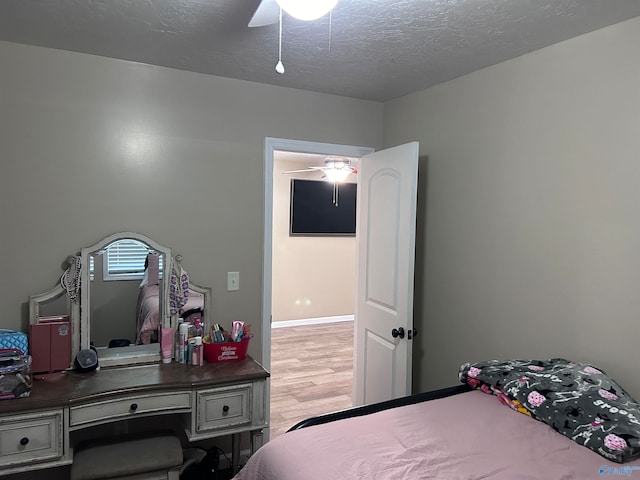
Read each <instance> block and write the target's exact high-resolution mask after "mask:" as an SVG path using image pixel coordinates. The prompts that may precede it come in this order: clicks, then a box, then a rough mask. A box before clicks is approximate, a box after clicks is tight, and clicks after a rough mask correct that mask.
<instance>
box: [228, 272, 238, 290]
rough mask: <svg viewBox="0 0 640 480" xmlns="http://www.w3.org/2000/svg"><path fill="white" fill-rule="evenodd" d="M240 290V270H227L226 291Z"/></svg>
mask: <svg viewBox="0 0 640 480" xmlns="http://www.w3.org/2000/svg"><path fill="white" fill-rule="evenodd" d="M238 290H240V272H227V292H235V291H238Z"/></svg>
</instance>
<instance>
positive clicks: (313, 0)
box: [276, 0, 338, 21]
mask: <svg viewBox="0 0 640 480" xmlns="http://www.w3.org/2000/svg"><path fill="white" fill-rule="evenodd" d="M276 3H277V4H278V5H279V6H280V8H282V9H283V10H284V11H285V12H287V14H289V15H291V16H292V17H294V18H297V19H298V20H306V21H309V20H317V19H318V18H320V17H323V16H325V15H326V14H327V13H329V12H330V11H331V10H333V8H334V7H335V6H336V4H337V3H338V0H276Z"/></svg>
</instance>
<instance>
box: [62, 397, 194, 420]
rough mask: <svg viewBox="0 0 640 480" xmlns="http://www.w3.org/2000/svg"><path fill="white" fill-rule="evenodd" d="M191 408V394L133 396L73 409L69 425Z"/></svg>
mask: <svg viewBox="0 0 640 480" xmlns="http://www.w3.org/2000/svg"><path fill="white" fill-rule="evenodd" d="M190 408H191V392H169V393H158V394H150V395H132V396H128V397H124V398H118V399H115V400H105V401H101V402H93V403H87V404H85V405H79V406H77V407H71V409H70V413H69V425H70V426H71V427H72V428H73V427H78V426H83V425H87V424H92V423H104V422H112V421H116V420H122V419H125V418H132V417H134V416H144V415H145V414H149V413H153V414H162V413H172V412H175V411H179V410H189V409H190Z"/></svg>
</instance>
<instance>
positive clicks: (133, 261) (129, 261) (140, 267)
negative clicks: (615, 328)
mask: <svg viewBox="0 0 640 480" xmlns="http://www.w3.org/2000/svg"><path fill="white" fill-rule="evenodd" d="M149 253H155V252H154V250H152V249H150V248H149V246H148V245H145V244H144V243H142V242H139V241H137V240H133V239H123V240H117V241H115V242H113V243H112V244H110V245H109V246H108V247H107V248H106V251H105V252H104V257H103V258H104V268H103V272H102V277H103V280H105V281H110V280H140V279H142V277H143V275H144V270H145V260H146V258H147V254H149ZM162 260H163V258H162V256H160V259H159V263H160V264H159V271H160V272H162ZM94 263H95V262H94V258H93V256H92V257H91V258H90V263H89V275H90V278H91V279H92V280H93V275H94V268H95V265H94ZM161 276H162V275H161Z"/></svg>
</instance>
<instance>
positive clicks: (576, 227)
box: [384, 18, 640, 398]
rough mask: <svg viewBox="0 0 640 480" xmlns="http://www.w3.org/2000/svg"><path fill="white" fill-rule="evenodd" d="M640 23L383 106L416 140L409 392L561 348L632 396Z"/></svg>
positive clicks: (638, 352)
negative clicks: (486, 363)
mask: <svg viewBox="0 0 640 480" xmlns="http://www.w3.org/2000/svg"><path fill="white" fill-rule="evenodd" d="M638 45H640V18H636V19H634V20H631V21H627V22H625V23H621V24H618V25H615V26H612V27H609V28H605V29H603V30H600V31H597V32H594V33H591V34H588V35H584V36H582V37H578V38H576V39H573V40H570V41H567V42H564V43H561V44H557V45H555V46H552V47H549V48H546V49H544V50H540V51H537V52H534V53H531V54H528V55H525V56H522V57H519V58H517V59H514V60H511V61H508V62H505V63H503V64H500V65H497V66H494V67H491V68H487V69H485V70H482V71H478V72H475V73H473V74H471V75H468V76H465V77H462V78H459V79H456V80H454V81H451V82H449V83H446V84H443V85H440V86H437V87H435V88H431V89H429V90H426V91H424V92H420V93H417V94H414V95H410V96H407V97H405V98H401V99H398V100H396V101H392V102H388V103H387V104H385V112H384V120H385V142H384V143H385V145H386V146H391V145H395V144H400V143H404V142H406V141H409V140H418V141H420V149H421V157H422V158H421V165H420V167H421V171H420V176H421V178H420V183H421V191H420V201H419V202H420V205H421V208H420V211H419V228H418V231H419V235H420V236H419V238H418V242H417V244H418V256H417V270H416V271H417V278H416V314H417V318H416V323H417V324H418V326H419V327H418V328H420V330H421V332H420V335H419V336H418V337H417V340H418V341H417V343H416V345H415V361H414V364H415V367H416V368H415V372H414V374H415V385H414V387H415V389H416V390H424V389H428V388H434V387H438V386H445V385H451V384H455V383H456V382H457V378H456V373H457V368H458V366H459V365H460V364H461V363H462V362H465V361H476V360H482V359H489V358H508V357H516V358H517V357H520V358H549V357H554V356H562V357H565V358H570V359H574V360H577V361H584V362H592V363H595V364H597V365H599V366H601V367H602V368H604V369H605V370H606V371H607V372H608V373H609V374H611V375H612V376H613V377H614V378H616V379H617V380H618V381H619V382H620V383H622V385H623V386H625V387H627V388H628V389H629V391H630V393H631V394H632V395H634V396H635V397H636V398H640V376H639V375H638V370H637V367H638V365H640V348H639V347H638V345H640V210H639V208H638V207H639V206H640V158H639V157H638V155H639V152H640V134H639V132H640V113H639V112H640V89H639V86H640V62H638V50H637V49H638Z"/></svg>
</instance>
